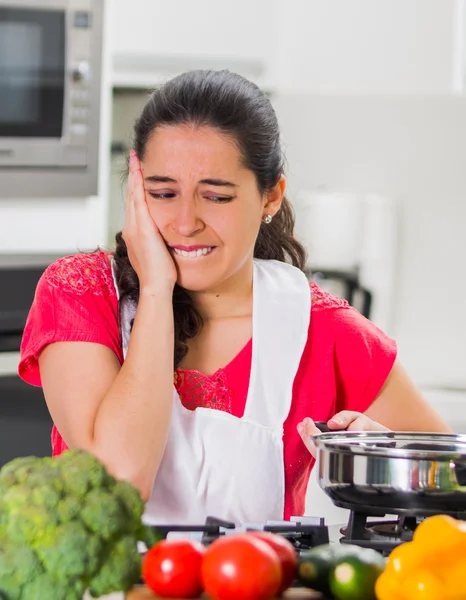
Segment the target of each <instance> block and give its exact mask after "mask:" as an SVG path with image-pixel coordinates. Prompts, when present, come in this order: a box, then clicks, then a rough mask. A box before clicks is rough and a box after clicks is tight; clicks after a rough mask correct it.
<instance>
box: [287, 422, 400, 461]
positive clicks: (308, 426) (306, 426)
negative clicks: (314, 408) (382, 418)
mask: <svg viewBox="0 0 466 600" xmlns="http://www.w3.org/2000/svg"><path fill="white" fill-rule="evenodd" d="M327 426H328V428H329V429H331V430H332V431H338V430H346V431H390V430H389V429H388V428H387V427H385V426H384V425H381V424H380V423H377V422H376V421H373V420H372V419H369V417H366V415H364V414H362V413H360V412H355V411H352V410H342V411H341V412H339V413H337V414H336V415H334V416H333V417H332V418H331V419H329V420H328V421H327ZM298 433H299V435H300V436H301V438H302V440H303V442H304V444H305V446H306V448H307V449H308V450H309V452H310V453H311V454H312V456H314V457H315V456H316V447H315V444H314V442H313V440H312V436H314V435H317V434H319V433H322V432H321V431H320V430H319V429H317V427H316V426H315V425H314V421H313V420H312V419H311V418H310V417H307V418H306V419H304V420H303V421H301V423H299V424H298Z"/></svg>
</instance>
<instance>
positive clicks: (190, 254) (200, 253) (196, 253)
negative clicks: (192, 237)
mask: <svg viewBox="0 0 466 600" xmlns="http://www.w3.org/2000/svg"><path fill="white" fill-rule="evenodd" d="M173 250H174V251H175V253H176V254H178V256H184V257H185V258H197V257H198V256H205V255H206V254H208V253H209V252H210V251H211V250H212V248H211V247H210V246H209V247H208V248H199V250H191V252H186V250H179V249H178V248H173Z"/></svg>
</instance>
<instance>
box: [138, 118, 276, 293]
mask: <svg viewBox="0 0 466 600" xmlns="http://www.w3.org/2000/svg"><path fill="white" fill-rule="evenodd" d="M141 168H142V172H143V176H144V186H145V190H146V201H147V205H148V207H149V212H150V214H151V217H152V219H153V220H154V222H155V224H156V225H157V227H158V229H159V230H160V233H161V235H162V237H163V238H164V240H165V243H166V244H167V246H168V248H169V249H170V252H171V253H172V256H173V258H174V260H175V263H176V265H177V267H178V283H179V284H180V285H181V286H182V287H184V288H185V289H187V290H191V291H209V290H215V289H218V288H219V287H220V286H221V285H222V284H224V283H225V282H227V281H229V280H232V281H236V280H237V277H241V274H242V273H244V274H245V275H247V276H249V275H250V272H251V271H250V270H251V265H252V258H253V251H254V244H255V241H256V238H257V234H258V231H259V227H260V225H261V221H262V219H263V217H264V216H265V215H267V214H270V215H272V216H273V215H274V214H275V213H276V212H277V211H278V209H279V208H280V203H281V199H282V196H283V190H284V181H280V183H279V184H278V185H277V186H276V188H275V189H274V190H272V191H271V192H269V193H267V194H261V193H260V192H259V190H258V187H257V183H256V178H255V175H254V173H253V172H252V171H250V170H248V169H246V168H245V167H244V166H243V165H242V163H241V157H240V153H239V150H238V148H237V147H236V145H235V143H234V142H233V140H232V139H231V138H229V137H228V136H226V135H224V134H222V133H221V132H219V131H218V130H216V129H215V128H211V127H207V126H203V127H194V126H188V125H183V126H167V127H161V128H160V129H157V130H156V131H155V132H154V133H153V135H152V136H151V137H150V138H149V140H148V142H147V144H146V148H145V153H144V159H143V160H142V161H141Z"/></svg>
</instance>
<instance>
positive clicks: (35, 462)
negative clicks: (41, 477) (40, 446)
mask: <svg viewBox="0 0 466 600" xmlns="http://www.w3.org/2000/svg"><path fill="white" fill-rule="evenodd" d="M41 468H43V459H41V458H38V457H37V456H22V457H20V458H15V459H13V460H11V461H10V462H9V463H7V464H6V465H4V466H3V467H2V469H1V471H0V482H3V481H6V482H8V483H9V484H10V485H11V483H21V482H23V481H26V480H27V478H28V476H29V475H30V474H31V473H33V472H34V471H36V470H40V469H41Z"/></svg>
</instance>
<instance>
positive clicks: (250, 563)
mask: <svg viewBox="0 0 466 600" xmlns="http://www.w3.org/2000/svg"><path fill="white" fill-rule="evenodd" d="M202 582H203V584H204V589H205V591H206V592H207V594H209V596H210V597H212V598H215V600H240V599H241V600H269V599H270V598H273V597H274V596H275V595H276V594H277V592H278V590H279V588H280V585H281V582H282V575H281V567H280V561H279V559H278V556H277V553H276V552H274V551H273V550H272V548H271V547H270V546H269V545H268V544H266V543H265V542H264V541H262V540H260V539H258V538H255V537H253V536H252V535H248V534H236V535H228V536H226V537H223V538H219V539H217V540H215V542H213V543H212V544H211V545H210V546H209V547H208V548H207V550H206V553H205V555H204V560H203V562H202Z"/></svg>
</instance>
